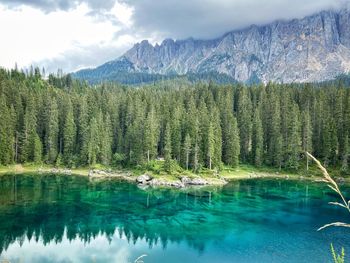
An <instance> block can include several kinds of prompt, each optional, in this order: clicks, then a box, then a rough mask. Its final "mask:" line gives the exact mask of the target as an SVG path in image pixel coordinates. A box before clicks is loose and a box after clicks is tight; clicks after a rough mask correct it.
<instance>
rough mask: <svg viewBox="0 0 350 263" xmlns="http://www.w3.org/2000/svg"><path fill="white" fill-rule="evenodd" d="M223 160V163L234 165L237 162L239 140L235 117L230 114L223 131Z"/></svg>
mask: <svg viewBox="0 0 350 263" xmlns="http://www.w3.org/2000/svg"><path fill="white" fill-rule="evenodd" d="M223 138H224V142H223V161H224V163H225V164H227V165H230V166H232V167H236V166H237V165H238V163H239V154H240V142H239V131H238V127H237V120H236V118H235V117H234V116H233V115H232V114H230V115H229V117H228V123H227V124H226V129H225V131H224V136H223Z"/></svg>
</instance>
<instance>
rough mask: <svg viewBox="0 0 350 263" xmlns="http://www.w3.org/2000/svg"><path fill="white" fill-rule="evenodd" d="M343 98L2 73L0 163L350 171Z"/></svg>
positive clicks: (348, 111)
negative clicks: (311, 162)
mask: <svg viewBox="0 0 350 263" xmlns="http://www.w3.org/2000/svg"><path fill="white" fill-rule="evenodd" d="M349 132H350V90H349V89H348V88H347V87H344V86H343V85H341V84H339V83H338V84H334V83H329V84H327V85H324V86H321V87H320V86H319V85H316V84H315V85H312V84H304V85H301V84H298V85H297V84H295V85H294V84H273V83H269V84H267V85H263V84H259V85H251V86H246V85H243V84H239V83H237V84H232V85H217V84H214V83H212V82H209V83H197V84H191V83H189V82H186V81H176V80H169V81H160V82H156V83H153V84H150V85H144V86H138V87H133V86H125V85H118V84H100V85H94V86H90V85H88V84H86V83H84V82H81V81H76V80H74V79H72V78H71V77H70V75H67V76H60V77H58V76H54V75H50V76H49V78H48V79H44V78H42V76H41V74H40V71H39V70H35V71H33V72H32V73H30V74H24V73H22V72H19V71H18V70H11V71H6V70H0V164H1V165H8V164H13V163H27V162H31V163H47V164H53V165H65V166H68V167H73V166H75V167H76V166H87V165H90V166H91V165H95V164H97V163H99V164H103V165H121V166H130V165H142V164H145V163H147V162H149V161H152V160H155V159H157V158H160V157H162V158H165V163H168V164H169V167H168V168H169V169H170V165H171V162H176V163H177V164H178V165H180V166H182V167H183V168H184V169H191V170H193V171H195V172H198V171H200V170H201V169H202V168H203V167H205V168H209V169H218V170H220V169H221V168H222V167H223V165H227V166H232V167H235V166H237V165H239V163H249V164H253V165H255V166H262V165H268V166H273V167H278V168H287V169H298V168H299V166H300V164H301V162H302V161H305V156H304V152H305V151H309V152H311V153H312V154H313V155H314V156H316V157H317V158H319V159H320V160H322V162H323V163H324V164H325V165H326V166H339V167H341V169H342V170H343V171H344V172H348V171H349V165H348V161H349V154H350V146H349Z"/></svg>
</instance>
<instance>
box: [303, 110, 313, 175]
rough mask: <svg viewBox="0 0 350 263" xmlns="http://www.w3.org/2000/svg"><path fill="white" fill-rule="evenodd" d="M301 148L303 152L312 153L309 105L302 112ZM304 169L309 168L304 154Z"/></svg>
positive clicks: (307, 159) (307, 158)
mask: <svg viewBox="0 0 350 263" xmlns="http://www.w3.org/2000/svg"><path fill="white" fill-rule="evenodd" d="M302 148H303V152H304V153H305V152H309V153H312V151H313V150H312V149H313V148H312V124H311V117H310V111H309V106H308V107H307V108H306V109H305V110H304V111H303V112H302ZM305 157H306V170H307V171H308V170H309V157H308V156H307V155H306V156H305Z"/></svg>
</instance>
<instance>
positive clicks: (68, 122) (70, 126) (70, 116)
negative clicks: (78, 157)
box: [63, 100, 76, 166]
mask: <svg viewBox="0 0 350 263" xmlns="http://www.w3.org/2000/svg"><path fill="white" fill-rule="evenodd" d="M75 143H76V125H75V122H74V113H73V107H72V103H71V101H70V100H69V102H68V105H67V115H66V118H65V122H64V130H63V145H64V148H63V159H64V162H65V163H66V164H68V165H70V166H71V165H72V164H73V156H74V150H75Z"/></svg>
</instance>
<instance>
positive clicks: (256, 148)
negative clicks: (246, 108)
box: [252, 108, 264, 167]
mask: <svg viewBox="0 0 350 263" xmlns="http://www.w3.org/2000/svg"><path fill="white" fill-rule="evenodd" d="M263 158H264V138H263V127H262V122H261V118H260V110H259V108H257V109H256V110H255V112H254V119H253V135H252V161H253V163H254V165H255V166H258V167H259V166H261V165H262V163H263Z"/></svg>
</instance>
